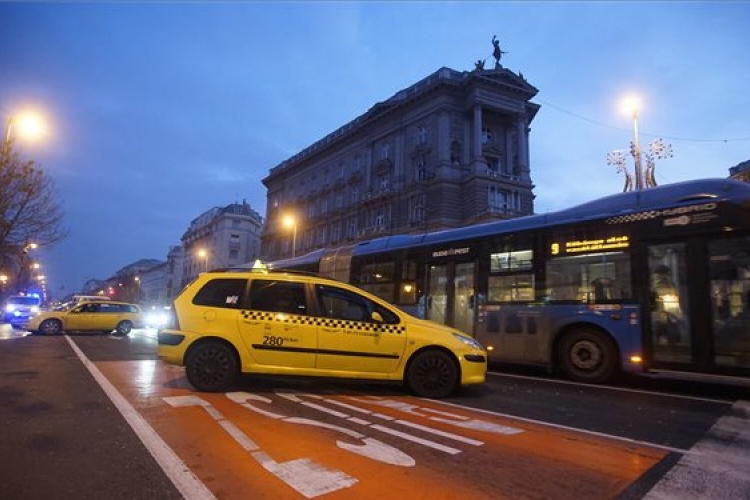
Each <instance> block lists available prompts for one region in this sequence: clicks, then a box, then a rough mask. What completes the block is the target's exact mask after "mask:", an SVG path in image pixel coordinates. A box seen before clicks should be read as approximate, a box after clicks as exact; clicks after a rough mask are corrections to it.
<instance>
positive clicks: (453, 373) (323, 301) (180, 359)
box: [158, 270, 487, 398]
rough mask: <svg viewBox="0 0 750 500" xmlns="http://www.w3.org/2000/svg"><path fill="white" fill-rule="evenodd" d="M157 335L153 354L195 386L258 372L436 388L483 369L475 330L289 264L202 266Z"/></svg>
mask: <svg viewBox="0 0 750 500" xmlns="http://www.w3.org/2000/svg"><path fill="white" fill-rule="evenodd" d="M158 342H159V357H160V358H161V359H162V360H164V361H165V362H167V363H171V364H176V365H184V366H185V369H186V375H187V378H188V380H189V381H190V383H191V384H192V385H193V386H194V387H195V388H196V389H198V390H200V391H211V392H216V391H223V390H226V389H228V388H229V387H230V386H232V385H233V384H234V383H235V382H236V381H237V379H238V377H239V375H240V373H263V374H279V375H303V376H311V377H316V376H318V377H339V378H350V379H368V380H387V381H397V382H402V383H404V384H405V385H406V387H407V388H408V389H410V390H411V391H412V392H414V393H415V394H417V395H419V396H424V397H435V398H439V397H445V396H448V395H449V394H451V393H452V392H453V391H454V390H455V389H456V388H458V387H459V386H463V385H470V384H480V383H482V382H484V380H485V376H486V372H487V353H486V351H485V350H484V348H483V347H482V346H481V345H480V344H479V343H478V342H477V341H476V340H474V339H473V338H472V337H471V336H469V335H467V334H465V333H462V332H460V331H458V330H456V329H455V328H451V327H447V326H444V325H441V324H438V323H433V322H431V321H425V320H421V319H417V318H415V317H413V316H410V315H408V314H407V313H405V312H403V311H401V310H400V309H398V308H396V307H394V306H392V305H390V304H388V303H387V302H385V301H383V300H382V299H380V298H378V297H376V296H374V295H372V294H369V293H368V292H366V291H364V290H361V289H359V288H357V287H354V286H352V285H349V284H346V283H342V282H338V281H334V280H330V279H326V278H321V277H317V276H310V275H302V274H299V273H292V272H267V271H259V270H253V271H250V270H242V271H227V270H217V271H210V272H206V273H202V274H200V275H199V276H198V277H197V278H196V279H195V280H194V281H193V282H192V283H191V284H189V285H188V286H187V287H186V288H185V289H184V290H183V291H182V293H181V294H180V295H179V296H178V297H177V298H176V299H175V301H174V304H173V307H172V312H171V318H170V323H168V324H167V325H166V326H165V327H163V328H162V329H161V330H160V331H159V334H158Z"/></svg>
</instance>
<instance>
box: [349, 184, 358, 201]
mask: <svg viewBox="0 0 750 500" xmlns="http://www.w3.org/2000/svg"><path fill="white" fill-rule="evenodd" d="M351 199H352V204H355V203H359V186H354V187H353V188H352V190H351Z"/></svg>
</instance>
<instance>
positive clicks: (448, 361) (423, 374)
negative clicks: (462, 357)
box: [406, 350, 458, 398]
mask: <svg viewBox="0 0 750 500" xmlns="http://www.w3.org/2000/svg"><path fill="white" fill-rule="evenodd" d="M406 384H407V386H408V387H409V389H411V391H412V392H414V394H416V395H417V396H421V397H425V398H444V397H446V396H448V395H450V394H451V393H452V392H453V391H454V390H456V386H457V385H458V368H457V367H456V363H455V362H454V361H453V359H452V358H451V357H450V356H449V355H448V354H446V353H445V352H443V351H437V350H431V351H424V352H421V353H419V354H417V356H416V357H415V358H414V359H413V360H412V362H411V363H409V368H408V370H407V374H406Z"/></svg>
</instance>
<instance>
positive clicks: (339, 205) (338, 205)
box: [336, 193, 344, 210]
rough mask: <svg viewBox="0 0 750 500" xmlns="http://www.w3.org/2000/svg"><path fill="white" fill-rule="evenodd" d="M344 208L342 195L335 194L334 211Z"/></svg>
mask: <svg viewBox="0 0 750 500" xmlns="http://www.w3.org/2000/svg"><path fill="white" fill-rule="evenodd" d="M343 207H344V193H336V210H341V209H342V208H343Z"/></svg>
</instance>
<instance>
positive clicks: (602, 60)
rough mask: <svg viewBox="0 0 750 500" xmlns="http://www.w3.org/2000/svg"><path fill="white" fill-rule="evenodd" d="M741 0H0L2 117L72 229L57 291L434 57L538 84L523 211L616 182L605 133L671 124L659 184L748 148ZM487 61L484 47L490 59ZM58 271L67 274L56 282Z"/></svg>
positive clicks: (182, 221) (161, 250)
mask: <svg viewBox="0 0 750 500" xmlns="http://www.w3.org/2000/svg"><path fill="white" fill-rule="evenodd" d="M748 23H750V3H748V2H721V1H719V2H696V1H691V2H679V1H669V2H646V1H637V2H603V1H602V2H599V1H597V2H593V1H592V2H580V1H579V2H564V1H554V2H541V1H539V2H530V1H524V2H470V1H464V2H428V1H416V2H404V1H398V2H386V1H380V2H349V1H329V2H314V1H307V2H240V1H223V2H199V1H191V2H180V1H169V2H138V1H135V2H133V1H131V2H122V3H120V2H111V1H107V2H96V1H94V2H91V1H89V2H80V3H72V2H71V3H68V2H49V3H41V2H7V1H0V118H2V120H3V123H6V122H7V119H8V117H10V116H13V115H14V114H15V113H19V112H20V110H22V109H26V108H27V107H29V106H33V107H35V108H37V109H40V110H42V111H43V112H44V113H45V115H46V116H47V119H48V123H49V133H48V137H47V139H46V140H45V141H44V142H43V143H36V144H29V143H21V142H20V140H19V142H17V145H18V146H19V147H20V148H21V151H22V153H23V155H24V156H25V157H27V158H30V159H34V160H36V161H38V162H39V163H41V165H42V167H44V168H45V169H46V171H47V172H49V174H50V175H51V176H52V177H53V178H54V180H55V182H56V184H57V187H58V190H59V192H60V196H61V199H62V201H63V209H64V211H65V213H66V217H65V224H66V227H67V228H68V229H69V232H70V235H69V237H68V238H67V239H66V240H65V241H64V242H62V243H60V244H58V245H56V246H54V247H51V248H46V249H43V250H42V252H41V257H42V259H43V265H44V266H45V269H46V275H47V276H48V282H49V284H50V289H51V290H52V292H53V293H54V294H55V295H60V294H61V293H71V292H73V291H77V290H79V289H80V287H81V285H82V284H83V282H84V281H85V280H86V279H88V278H100V279H103V278H107V277H109V276H111V275H113V274H114V273H115V272H116V271H117V270H118V269H120V268H122V267H124V266H125V265H128V264H130V263H132V262H134V261H136V260H138V259H140V258H154V259H160V260H165V259H166V255H167V251H168V249H169V247H170V246H171V245H176V244H179V242H180V237H181V236H182V234H183V233H184V231H185V230H186V228H187V227H188V225H189V223H190V221H191V220H192V219H193V218H195V217H196V216H198V215H199V214H200V213H202V212H204V211H205V210H207V209H209V208H211V207H213V206H223V205H227V204H229V203H233V202H236V201H242V200H243V199H245V200H247V201H248V202H249V203H250V204H251V205H252V207H253V208H254V209H256V210H257V211H258V212H259V213H260V214H261V215H263V216H265V211H266V198H265V196H266V193H265V188H264V186H263V185H262V183H261V182H260V180H261V179H262V178H264V177H265V176H266V175H267V174H268V171H269V169H271V168H272V167H274V166H275V165H277V164H278V163H280V162H281V161H283V160H284V159H286V158H288V157H289V156H292V155H294V154H295V153H297V152H299V151H300V150H301V149H304V148H305V147H307V146H309V145H310V144H312V143H313V142H315V141H316V140H318V139H320V138H322V137H323V136H325V135H326V134H328V133H329V132H332V131H333V130H334V129H336V128H338V127H339V126H341V125H344V124H345V123H347V122H349V121H350V120H352V119H354V118H356V117H357V116H359V115H361V114H363V113H364V112H365V111H367V109H369V108H370V106H372V105H373V104H374V103H376V102H378V101H382V100H385V99H387V98H389V97H391V96H392V95H393V94H395V93H396V92H397V91H398V90H400V89H403V88H405V87H408V86H409V85H411V84H413V83H415V82H416V81H418V80H420V79H422V78H423V77H425V76H427V75H428V74H431V73H433V72H435V71H436V70H438V69H439V68H441V67H443V66H447V67H449V68H452V69H455V70H459V71H464V70H466V71H468V70H471V69H473V67H474V61H476V60H478V59H484V58H487V60H488V63H491V61H492V57H491V52H492V44H491V39H492V36H493V35H497V37H498V38H499V39H500V42H501V45H502V48H503V50H505V51H506V52H507V53H506V54H504V55H503V58H502V64H503V65H504V66H505V67H506V68H508V69H510V70H512V71H514V72H516V73H518V72H520V73H522V74H523V76H524V77H525V78H526V79H527V80H528V81H529V83H531V84H532V85H534V86H535V87H536V88H538V89H539V94H538V95H537V97H536V98H535V99H534V102H536V103H538V104H540V105H541V110H540V111H539V113H538V114H537V116H536V118H535V119H534V121H533V122H532V124H531V137H530V154H531V173H532V178H533V181H534V183H535V184H536V189H535V194H536V206H535V208H536V211H537V212H548V211H552V210H556V209H560V208H566V207H568V206H571V205H573V204H576V203H579V202H583V201H588V200H591V199H593V198H596V197H599V196H603V195H606V194H611V193H613V192H617V191H620V190H621V188H622V184H623V179H622V176H621V175H619V174H617V173H616V171H615V168H614V167H612V166H609V165H607V153H609V152H610V151H613V150H618V149H627V148H628V147H629V143H630V140H631V139H632V137H633V129H632V120H631V118H630V117H628V116H627V115H625V114H623V113H622V112H621V111H620V109H619V101H620V99H621V98H622V97H623V96H624V95H625V94H627V93H637V94H638V95H640V96H641V99H642V108H641V111H640V112H639V115H638V118H639V120H638V121H639V127H640V133H641V135H640V139H641V142H642V143H643V144H644V146H645V145H646V144H647V143H648V142H650V141H652V140H654V139H657V138H662V139H663V140H664V141H666V142H668V143H670V144H671V145H672V148H673V150H674V157H673V158H671V159H667V160H663V161H659V162H658V163H657V181H658V182H659V183H660V184H666V183H671V182H677V181H681V180H687V179H694V178H701V177H725V176H727V175H728V169H729V167H732V166H734V165H736V164H738V163H740V162H742V161H745V160H748V159H750V119H749V118H748V117H750V92H748V81H750V56H749V55H748V50H749V49H748V48H750V30H749V29H748V28H747V26H748ZM490 65H491V64H488V67H489V66H490ZM61 287H64V288H61Z"/></svg>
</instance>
